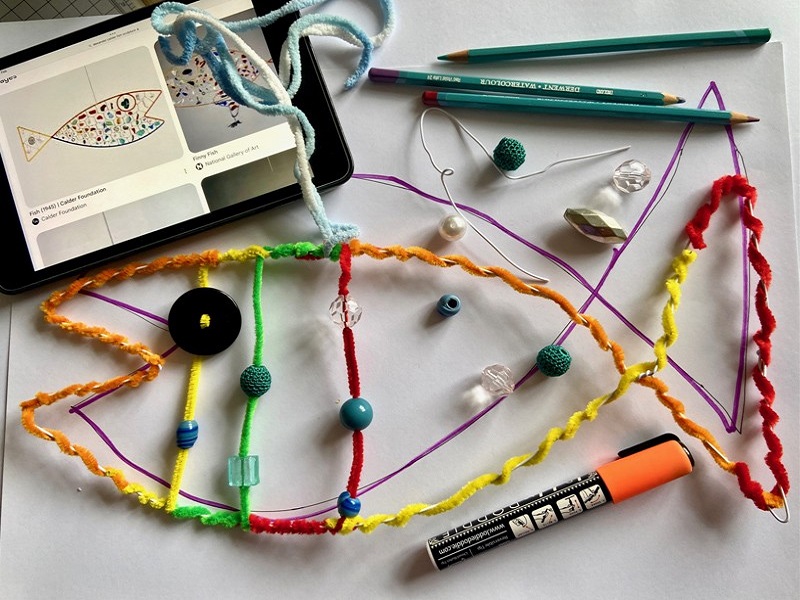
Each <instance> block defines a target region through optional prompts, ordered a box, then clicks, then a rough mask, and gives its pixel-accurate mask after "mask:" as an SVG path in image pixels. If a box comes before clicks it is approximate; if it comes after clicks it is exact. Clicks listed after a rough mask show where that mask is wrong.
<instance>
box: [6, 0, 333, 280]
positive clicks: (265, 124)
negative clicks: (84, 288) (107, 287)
mask: <svg viewBox="0 0 800 600" xmlns="http://www.w3.org/2000/svg"><path fill="white" fill-rule="evenodd" d="M194 4H195V5H196V6H197V7H198V8H202V9H204V10H207V11H208V12H210V13H211V14H213V15H214V16H216V17H218V18H222V19H224V20H241V19H247V18H251V17H254V16H256V13H255V11H254V8H253V4H252V2H251V0H200V1H198V2H196V3H194ZM258 4H260V5H264V4H265V3H263V2H260V3H258ZM266 4H270V3H266ZM127 16H130V15H127ZM106 29H107V30H106V31H103V32H102V33H99V34H98V35H94V36H92V37H89V38H87V39H83V40H81V41H80V42H78V43H75V44H71V45H66V46H64V47H60V48H56V49H53V50H51V51H48V52H47V53H46V54H44V55H41V56H37V57H34V58H32V59H30V60H27V61H25V62H22V63H19V64H15V65H13V66H11V67H7V68H4V69H3V70H2V71H0V156H1V157H2V164H3V167H4V171H5V178H6V180H7V186H8V190H9V191H10V202H9V201H8V200H7V199H4V200H3V202H4V204H13V208H14V213H15V216H16V219H17V221H18V222H19V223H18V224H19V231H20V233H21V238H22V240H24V245H23V247H22V248H16V249H14V251H15V255H17V256H19V253H20V251H23V250H24V253H25V256H26V258H27V259H28V260H29V263H30V274H28V279H30V281H31V282H37V281H38V280H40V279H44V278H45V277H41V276H39V275H41V274H42V273H43V272H46V273H47V274H48V275H50V276H51V277H52V275H55V276H58V275H61V274H64V273H67V272H71V271H75V269H76V268H77V269H80V268H81V267H83V266H85V265H88V264H99V263H101V262H104V261H105V260H108V259H110V258H114V257H115V256H117V255H121V254H124V253H126V252H127V253H130V251H135V250H137V249H140V248H141V247H146V246H148V245H154V244H155V243H160V242H162V241H166V240H167V239H171V238H174V237H178V236H180V235H182V234H186V233H190V232H191V231H193V230H199V229H204V228H207V227H209V226H211V225H213V224H215V223H218V222H220V221H224V220H228V219H230V218H232V217H235V216H239V215H241V214H246V213H248V212H252V211H253V210H256V209H262V208H265V207H266V206H269V205H274V204H276V203H280V202H282V201H286V200H287V199H289V198H291V197H296V196H297V191H296V190H291V191H290V188H292V187H296V182H295V178H294V174H293V171H294V164H295V158H296V156H295V143H294V137H293V136H292V134H291V131H290V129H289V126H288V124H287V123H286V120H285V119H284V118H283V117H276V116H266V115H263V114H260V113H258V112H256V111H254V110H252V109H249V108H247V107H243V106H240V105H239V104H237V103H236V102H235V101H234V100H232V99H231V98H230V97H229V96H228V95H227V94H226V93H225V92H224V91H223V90H222V89H220V87H219V85H218V84H217V82H216V81H215V80H214V78H213V77H212V75H211V72H210V70H209V68H208V66H207V64H206V63H205V61H204V60H203V59H202V58H201V57H199V56H195V57H193V58H192V59H191V60H190V62H189V63H188V64H187V65H183V66H176V65H174V64H172V63H170V62H169V61H168V60H167V59H166V58H165V57H164V56H163V54H162V52H161V49H160V47H159V44H158V39H157V38H158V36H157V34H156V32H155V31H154V30H153V28H152V26H151V24H150V21H149V12H147V14H144V15H140V17H139V20H136V21H133V22H126V23H122V24H120V25H119V26H118V27H117V26H115V27H113V28H111V29H108V28H106ZM269 34H270V31H267V33H266V35H265V33H264V32H263V31H262V30H260V29H255V30H251V31H248V32H245V33H243V34H242V37H243V39H244V41H245V42H246V43H247V44H248V45H249V46H250V47H251V48H252V49H253V50H255V52H257V53H258V54H259V55H260V56H261V57H262V58H264V59H265V60H267V61H268V62H269V66H270V68H272V59H271V57H272V53H271V52H270V48H269V47H268V43H267V40H268V39H269V37H270V35H269ZM277 37H278V36H276V38H277ZM282 40H283V37H280V39H277V40H276V43H275V44H274V46H273V49H274V51H275V53H276V54H277V52H278V49H279V48H280V43H281V42H282ZM175 50H178V48H177V47H176V48H175ZM230 53H231V59H232V60H233V62H234V64H235V65H236V69H237V71H238V73H239V75H241V76H242V77H243V78H245V79H247V80H250V81H253V82H256V83H259V84H262V85H263V84H264V74H263V73H262V72H260V70H259V68H258V67H257V66H256V65H254V64H253V63H252V61H251V60H250V59H249V58H248V57H247V56H245V55H244V54H243V53H242V52H240V51H239V50H237V49H234V48H233V47H231V50H230ZM304 68H305V65H304ZM303 83H304V86H306V84H307V82H306V78H305V73H304V80H303ZM320 85H321V83H320ZM321 92H322V93H324V89H322V90H321ZM325 95H326V96H327V94H325ZM322 105H323V106H327V104H326V102H324V101H323V102H322ZM331 112H332V111H331ZM317 118H318V119H319V118H323V117H319V116H318V117H317ZM326 118H327V119H331V118H334V119H335V117H331V116H328V117H326ZM312 123H313V119H312ZM336 143H337V144H341V145H343V143H344V142H343V140H341V139H340V136H339V137H338V138H337V140H336ZM334 152H339V153H342V152H344V153H345V154H346V148H344V149H343V150H338V151H337V150H334ZM348 162H349V161H348ZM312 168H314V165H313V163H312ZM340 170H341V169H340ZM344 171H347V168H344ZM315 174H316V169H315ZM343 176H345V177H346V176H349V172H347V173H338V174H336V173H333V174H332V173H329V174H327V175H325V176H324V177H323V183H324V182H325V181H332V180H334V179H336V178H339V179H341V178H342V177H343ZM332 182H333V183H338V182H340V181H332ZM254 200H255V203H254ZM6 214H7V213H6ZM7 249H8V248H7ZM60 265H61V267H60ZM17 276H19V277H22V279H25V274H22V275H19V274H17ZM21 283H22V287H27V286H26V285H25V282H24V281H22V282H21ZM2 287H3V288H4V290H5V291H9V290H10V291H15V290H14V288H15V286H14V285H13V284H12V285H5V284H4V285H2Z"/></svg>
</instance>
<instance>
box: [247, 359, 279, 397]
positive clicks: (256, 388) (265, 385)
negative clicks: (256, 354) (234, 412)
mask: <svg viewBox="0 0 800 600" xmlns="http://www.w3.org/2000/svg"><path fill="white" fill-rule="evenodd" d="M239 385H240V386H242V391H243V392H244V393H245V394H246V395H247V397H248V398H258V397H259V396H263V395H264V394H266V393H267V392H268V391H269V388H270V386H271V385H272V375H270V374H269V370H268V369H267V367H265V366H264V365H250V366H249V367H247V368H246V369H245V370H244V371H242V375H241V377H239Z"/></svg>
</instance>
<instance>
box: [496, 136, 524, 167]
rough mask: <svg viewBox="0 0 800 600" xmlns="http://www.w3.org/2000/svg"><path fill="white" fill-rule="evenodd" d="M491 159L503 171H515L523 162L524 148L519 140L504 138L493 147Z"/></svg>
mask: <svg viewBox="0 0 800 600" xmlns="http://www.w3.org/2000/svg"><path fill="white" fill-rule="evenodd" d="M492 159H493V160H494V164H496V165H497V166H498V168H500V169H502V170H503V171H516V170H517V169H519V168H520V167H521V166H522V163H524V162H525V146H523V145H522V142H520V141H519V140H515V139H514V138H508V137H504V138H503V139H502V140H500V141H499V142H498V143H497V146H495V148H494V152H493V153H492Z"/></svg>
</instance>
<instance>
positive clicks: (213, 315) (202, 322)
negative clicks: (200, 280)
mask: <svg viewBox="0 0 800 600" xmlns="http://www.w3.org/2000/svg"><path fill="white" fill-rule="evenodd" d="M168 322H169V333H170V335H171V336H172V339H173V340H175V343H176V344H177V345H178V346H179V347H180V348H181V349H183V350H185V351H186V352H189V353H190V354H198V355H200V356H208V355H209V354H217V353H219V352H222V351H223V350H225V349H226V348H228V347H229V346H230V345H231V344H232V343H233V342H234V341H235V340H236V338H237V337H238V335H239V331H240V330H241V328H242V314H241V313H240V312H239V307H238V306H237V305H236V302H234V301H233V298H231V297H230V296H228V294H226V293H225V292H222V291H220V290H217V289H214V288H205V287H204V288H195V289H193V290H189V291H188V292H186V293H185V294H183V295H182V296H181V297H180V298H178V299H177V300H176V301H175V303H174V304H173V305H172V308H171V309H170V310H169V317H168Z"/></svg>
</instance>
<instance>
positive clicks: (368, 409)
mask: <svg viewBox="0 0 800 600" xmlns="http://www.w3.org/2000/svg"><path fill="white" fill-rule="evenodd" d="M339 421H340V422H341V424H342V425H343V426H344V427H346V428H347V429H349V430H351V431H361V430H362V429H366V428H367V427H368V426H369V424H370V423H372V406H370V404H369V402H367V401H366V400H364V399H363V398H350V399H349V400H348V401H347V402H345V403H344V404H342V407H341V408H340V409H339Z"/></svg>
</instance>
